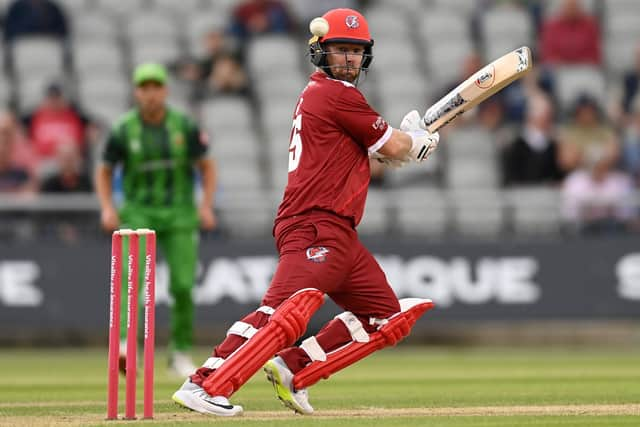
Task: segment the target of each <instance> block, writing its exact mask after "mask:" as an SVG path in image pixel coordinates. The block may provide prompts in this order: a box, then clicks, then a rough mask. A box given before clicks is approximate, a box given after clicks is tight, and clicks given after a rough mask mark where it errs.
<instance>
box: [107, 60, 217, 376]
mask: <svg viewBox="0 0 640 427" xmlns="http://www.w3.org/2000/svg"><path fill="white" fill-rule="evenodd" d="M166 83H167V71H166V69H165V68H164V67H163V66H162V65H159V64H154V63H147V64H142V65H139V66H138V67H137V68H136V69H135V70H134V73H133V84H134V86H135V92H134V95H135V99H136V103H137V108H135V109H133V110H131V111H129V112H127V113H126V114H124V115H123V116H122V117H121V118H120V120H118V122H117V123H116V124H115V126H114V127H113V128H112V130H111V133H110V135H109V137H108V140H107V143H106V145H105V149H104V153H103V158H102V164H101V165H99V166H98V168H97V172H96V189H97V192H98V197H99V199H100V206H101V222H102V226H103V228H105V229H106V230H107V231H112V230H115V229H117V228H134V229H135V228H151V229H154V230H155V231H156V235H157V239H158V244H159V246H160V249H161V251H162V253H163V255H164V257H165V259H166V260H167V263H168V265H169V272H170V277H169V292H170V295H171V297H172V299H173V304H172V306H171V316H170V317H171V318H170V321H171V326H170V328H171V330H170V342H169V367H170V369H171V371H172V373H174V374H176V375H178V376H181V377H184V376H185V375H188V374H190V373H192V372H193V370H194V369H195V366H194V364H193V362H192V361H191V358H190V356H189V350H190V349H191V346H192V334H193V317H194V304H193V300H192V295H191V291H192V288H193V285H194V281H195V274H196V261H197V258H198V254H197V251H198V240H199V236H198V228H199V227H202V228H203V229H206V230H210V229H213V228H214V227H215V225H216V218H215V216H214V214H213V210H212V208H213V195H214V193H215V189H216V170H215V163H214V161H213V159H212V157H211V156H209V155H208V154H207V140H206V137H205V136H204V134H202V133H201V132H200V130H199V129H198V127H197V126H196V124H195V123H194V122H193V121H192V120H191V119H189V118H188V117H187V116H186V115H185V114H183V113H181V112H179V111H177V110H175V109H173V108H170V107H169V106H167V104H166V99H167V95H168V89H167V86H166ZM118 164H121V165H122V166H123V183H124V197H125V200H124V204H123V206H122V207H121V209H120V211H117V210H116V208H115V206H114V203H113V199H112V178H113V170H114V167H115V166H116V165H118ZM195 170H198V171H199V172H200V175H201V181H202V197H201V200H200V202H199V205H196V202H195V198H194V185H195V175H196V174H195ZM141 260H142V261H144V259H143V258H141ZM140 271H144V269H143V268H141V270H140ZM123 286H125V289H126V281H123ZM123 292H125V295H126V290H124V291H123ZM122 310H123V314H122V316H121V317H120V318H121V319H122V320H121V321H122V323H123V325H122V327H121V329H120V330H121V332H122V337H121V345H120V356H121V357H120V359H121V360H120V366H121V368H122V369H123V367H124V364H123V362H124V358H125V357H126V345H123V344H124V343H125V341H124V339H125V337H126V327H125V326H126V318H127V316H126V314H125V313H126V304H123V307H122Z"/></svg>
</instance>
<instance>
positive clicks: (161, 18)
mask: <svg viewBox="0 0 640 427" xmlns="http://www.w3.org/2000/svg"><path fill="white" fill-rule="evenodd" d="M177 28H178V25H177V22H176V19H175V17H170V16H168V15H166V14H164V13H162V12H158V11H156V12H146V13H144V14H136V15H133V16H131V17H130V18H129V19H128V20H127V21H126V23H125V31H126V33H127V35H128V36H129V38H130V39H131V40H132V41H134V43H139V42H141V41H143V40H153V41H154V42H155V43H157V44H159V43H162V42H165V41H166V42H168V43H175V42H176V41H177V40H178V30H177Z"/></svg>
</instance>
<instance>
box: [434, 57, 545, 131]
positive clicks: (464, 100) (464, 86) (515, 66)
mask: <svg viewBox="0 0 640 427" xmlns="http://www.w3.org/2000/svg"><path fill="white" fill-rule="evenodd" d="M532 67H533V62H532V60H531V50H530V49H529V48H528V47H526V46H523V47H521V48H519V49H516V50H514V51H513V52H509V53H507V54H506V55H504V56H502V57H500V58H498V59H496V60H495V61H493V62H492V63H490V64H489V65H486V66H484V67H483V68H482V69H480V70H479V71H478V72H476V73H475V74H474V75H473V76H471V77H469V78H468V79H467V80H465V81H464V82H462V83H461V84H460V85H458V87H456V88H455V89H453V90H452V91H451V92H449V93H448V94H447V95H445V96H444V97H442V99H440V100H439V101H438V102H436V103H435V104H433V106H431V107H430V108H429V109H428V110H427V112H426V114H425V116H424V126H425V128H426V129H427V130H428V131H429V132H436V131H437V130H438V129H440V128H441V127H443V126H444V125H446V124H447V123H450V122H451V121H452V120H454V119H455V118H456V117H458V116H459V115H460V114H462V113H464V112H465V111H467V110H469V109H471V108H473V107H475V106H476V105H478V104H479V103H481V102H482V101H484V100H485V99H487V98H488V97H490V96H491V95H494V94H496V93H497V92H499V91H500V90H501V89H503V88H504V87H505V86H507V85H509V84H510V83H512V82H513V81H515V80H517V79H519V78H520V77H522V76H523V75H525V74H526V73H527V72H528V71H529V70H530V69H531V68H532Z"/></svg>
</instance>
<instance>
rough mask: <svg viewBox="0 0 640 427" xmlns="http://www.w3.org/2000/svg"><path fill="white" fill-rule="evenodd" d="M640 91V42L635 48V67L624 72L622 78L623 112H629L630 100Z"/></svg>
mask: <svg viewBox="0 0 640 427" xmlns="http://www.w3.org/2000/svg"><path fill="white" fill-rule="evenodd" d="M639 93H640V43H638V46H636V50H635V67H634V69H633V70H630V71H629V72H627V73H625V75H624V78H623V93H622V108H623V110H624V112H625V113H631V109H632V108H631V107H632V105H631V104H632V102H633V100H634V98H637V96H636V95H638V94H639Z"/></svg>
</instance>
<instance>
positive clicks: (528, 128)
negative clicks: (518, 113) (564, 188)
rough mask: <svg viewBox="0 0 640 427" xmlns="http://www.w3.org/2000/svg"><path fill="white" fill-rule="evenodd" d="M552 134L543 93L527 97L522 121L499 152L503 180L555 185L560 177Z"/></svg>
mask: <svg viewBox="0 0 640 427" xmlns="http://www.w3.org/2000/svg"><path fill="white" fill-rule="evenodd" d="M557 157H558V154H557V142H556V140H555V138H554V135H553V107H552V105H551V102H550V101H549V99H548V98H547V97H546V96H544V95H537V96H535V97H533V98H532V99H530V101H529V103H528V105H527V111H526V123H525V126H524V128H523V129H522V132H521V133H520V135H519V136H518V137H516V139H515V140H514V141H513V142H511V144H509V145H508V146H507V147H505V149H504V151H503V153H502V171H503V181H504V184H505V185H507V186H510V185H536V184H549V183H551V184H555V183H559V182H560V181H561V180H562V178H563V175H564V174H563V172H562V170H561V169H560V165H559V164H558V158H557Z"/></svg>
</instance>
